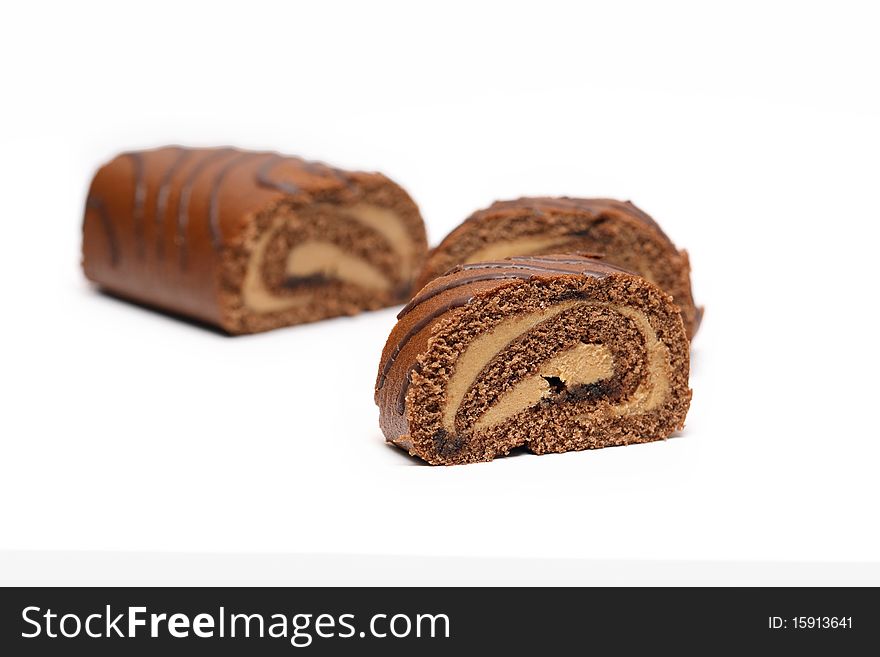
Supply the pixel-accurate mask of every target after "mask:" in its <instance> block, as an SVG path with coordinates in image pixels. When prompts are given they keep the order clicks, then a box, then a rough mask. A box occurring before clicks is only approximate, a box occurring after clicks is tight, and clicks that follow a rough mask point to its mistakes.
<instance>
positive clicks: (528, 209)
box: [417, 198, 702, 337]
mask: <svg viewBox="0 0 880 657" xmlns="http://www.w3.org/2000/svg"><path fill="white" fill-rule="evenodd" d="M578 252H588V253H596V254H600V255H602V256H603V258H604V259H605V260H606V261H607V262H610V263H612V264H616V265H619V266H621V267H625V268H626V269H628V270H630V271H634V272H637V273H639V274H641V275H642V276H644V277H645V278H647V279H648V280H649V281H652V282H654V283H656V284H657V285H659V286H660V287H661V288H663V289H664V290H666V291H667V292H668V293H669V294H671V295H672V296H673V297H674V298H675V302H676V303H677V304H678V306H679V307H680V308H681V314H682V318H683V320H684V325H685V328H686V329H687V333H688V337H693V335H694V334H695V333H696V331H697V327H698V326H699V324H700V318H701V315H702V310H701V309H697V308H696V307H695V306H694V300H693V296H692V294H691V282H690V263H689V261H688V255H687V252H686V251H679V250H678V249H676V247H675V245H674V244H673V243H672V242H671V241H670V239H669V238H668V237H667V236H666V234H665V233H664V232H663V231H662V230H661V229H660V226H658V225H657V223H656V222H655V221H654V220H653V219H651V217H649V216H648V215H647V214H645V213H644V212H642V211H641V210H639V209H638V208H637V207H636V206H634V205H633V204H632V203H629V202H621V201H614V200H610V199H577V198H521V199H518V200H515V201H498V202H496V203H494V204H493V205H492V206H491V207H489V208H487V209H485V210H480V211H478V212H475V213H474V214H472V215H471V216H470V217H469V218H468V219H467V220H466V221H465V222H464V223H462V224H461V225H460V226H459V227H458V228H456V229H455V230H453V231H452V232H451V233H450V234H449V235H447V236H446V238H445V239H444V240H443V241H442V242H441V243H440V244H439V245H438V246H437V247H436V248H435V249H434V250H433V251H432V252H431V254H430V256H429V257H428V261H427V262H426V263H425V267H424V269H423V270H422V273H421V274H420V276H419V279H418V283H417V287H421V286H423V285H426V284H427V283H428V281H430V280H431V279H433V278H436V277H437V276H439V275H441V274H442V273H443V272H445V271H448V270H449V269H451V268H452V267H454V266H455V265H458V264H465V263H472V262H480V261H483V260H493V259H497V258H505V257H508V256H514V255H516V256H523V255H540V254H547V253H578Z"/></svg>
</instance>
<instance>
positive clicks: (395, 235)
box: [336, 203, 415, 276]
mask: <svg viewBox="0 0 880 657" xmlns="http://www.w3.org/2000/svg"><path fill="white" fill-rule="evenodd" d="M336 210H337V211H338V212H339V213H340V214H343V215H348V216H350V217H353V218H354V219H356V220H357V221H358V222H360V223H362V224H363V225H364V226H367V227H368V228H372V229H373V230H375V231H376V232H377V233H379V234H380V235H381V236H382V237H384V238H385V239H386V240H387V241H388V243H389V244H390V245H391V248H393V249H394V252H395V253H397V254H398V255H399V256H400V258H401V265H402V269H403V270H404V271H405V272H406V274H407V276H408V275H409V273H410V272H411V270H412V263H413V258H414V256H415V244H414V243H413V241H412V238H411V237H410V236H409V233H408V232H407V229H406V226H405V225H404V223H403V222H402V221H401V220H400V217H399V216H398V215H397V213H396V212H394V211H393V210H389V209H388V208H382V207H379V206H378V205H370V204H369V203H356V204H355V205H350V206H348V207H341V208H336Z"/></svg>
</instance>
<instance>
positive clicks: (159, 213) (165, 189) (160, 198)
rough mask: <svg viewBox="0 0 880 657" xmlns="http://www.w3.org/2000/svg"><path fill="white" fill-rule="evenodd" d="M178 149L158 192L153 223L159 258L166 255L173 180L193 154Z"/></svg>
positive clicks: (183, 149)
mask: <svg viewBox="0 0 880 657" xmlns="http://www.w3.org/2000/svg"><path fill="white" fill-rule="evenodd" d="M177 151H178V154H177V158H176V159H175V160H174V162H172V163H171V166H170V167H168V169H167V170H166V171H165V173H164V175H163V176H162V180H161V181H160V182H159V189H158V190H157V192H156V214H155V215H154V216H153V223H154V224H155V226H156V257H157V258H158V259H159V260H162V259H163V258H164V257H165V249H164V244H165V240H164V239H163V237H164V232H165V231H164V230H163V227H164V226H165V214H166V213H167V210H168V196H169V194H170V193H171V181H172V180H173V179H174V176H175V174H176V173H177V172H178V171H180V168H181V167H182V166H183V164H184V163H185V162H186V161H187V160H188V159H189V158H190V157H191V156H192V154H193V151H191V150H189V149H185V148H178V149H177Z"/></svg>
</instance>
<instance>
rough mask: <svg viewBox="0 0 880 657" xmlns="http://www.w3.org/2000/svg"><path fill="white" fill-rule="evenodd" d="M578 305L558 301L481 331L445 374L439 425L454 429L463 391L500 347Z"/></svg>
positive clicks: (468, 388) (449, 429)
mask: <svg viewBox="0 0 880 657" xmlns="http://www.w3.org/2000/svg"><path fill="white" fill-rule="evenodd" d="M576 305H578V302H577V301H566V302H563V303H558V304H556V305H555V306H551V307H550V308H544V309H542V310H539V311H538V312H534V313H528V314H526V315H520V316H519V317H511V318H510V319H505V320H502V321H501V322H499V323H498V324H497V325H496V326H495V328H494V329H492V330H491V331H489V332H488V333H484V334H483V335H480V336H479V337H477V338H474V340H473V341H471V343H470V344H469V345H468V346H467V347H466V348H465V350H464V353H462V354H461V356H459V357H458V360H457V361H456V362H455V370H454V371H453V372H452V376H450V377H449V383H448V384H447V386H446V406H445V408H444V409H443V426H444V428H445V429H446V430H447V431H450V432H452V431H454V430H455V414H456V412H457V411H458V407H459V406H461V402H462V400H463V399H464V396H465V394H467V391H468V390H470V387H471V385H472V384H473V382H474V380H475V379H476V378H477V375H478V374H479V373H480V372H481V371H482V369H483V368H484V367H486V365H488V364H489V361H490V360H492V359H493V358H495V356H497V355H498V354H499V353H500V352H501V350H502V349H504V348H505V347H506V346H507V345H509V344H510V343H511V342H512V341H513V340H514V339H515V338H517V337H519V336H520V335H522V334H523V333H527V332H528V331H531V330H532V329H533V328H534V327H535V326H537V325H538V324H540V323H541V322H543V321H545V320H548V319H550V318H551V317H555V316H556V315H558V314H559V313H561V312H563V311H565V310H568V309H569V308H573V307H574V306H576Z"/></svg>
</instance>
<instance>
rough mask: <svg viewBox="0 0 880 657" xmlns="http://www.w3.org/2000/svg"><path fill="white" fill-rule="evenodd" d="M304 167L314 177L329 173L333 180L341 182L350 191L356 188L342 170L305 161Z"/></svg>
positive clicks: (321, 163) (320, 163)
mask: <svg viewBox="0 0 880 657" xmlns="http://www.w3.org/2000/svg"><path fill="white" fill-rule="evenodd" d="M302 166H303V169H305V170H306V171H308V172H309V173H311V174H313V175H317V176H324V175H325V174H327V173H329V174H330V175H331V176H332V177H333V178H335V179H336V180H338V181H339V182H341V183H342V184H343V185H345V186H346V187H348V188H349V189H351V188H352V187H353V186H354V185H353V183H352V181H351V178H349V176H348V175H347V174H346V173H345V172H344V171H343V170H342V169H337V168H336V167H331V166H330V165H329V164H324V163H323V162H307V161H305V160H304V161H303V163H302Z"/></svg>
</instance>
